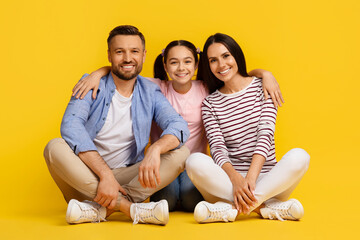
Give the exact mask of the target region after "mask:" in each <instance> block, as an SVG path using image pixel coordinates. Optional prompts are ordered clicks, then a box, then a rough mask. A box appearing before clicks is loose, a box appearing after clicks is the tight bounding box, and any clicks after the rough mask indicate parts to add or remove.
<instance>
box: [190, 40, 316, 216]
mask: <svg viewBox="0 0 360 240" xmlns="http://www.w3.org/2000/svg"><path fill="white" fill-rule="evenodd" d="M200 64H202V66H201V67H202V71H203V73H202V76H203V79H204V82H205V83H206V85H207V88H208V89H209V92H210V95H209V96H208V97H206V98H205V100H204V101H203V104H202V119H203V122H204V126H205V131H206V135H207V138H208V141H209V145H210V151H211V156H212V158H210V157H209V156H207V155H205V154H201V153H194V154H191V155H190V156H189V158H188V159H187V161H186V169H187V173H188V175H189V177H190V179H191V181H192V182H193V184H194V185H195V186H196V187H197V189H198V190H199V191H200V193H201V194H202V196H203V197H204V199H205V201H202V202H200V203H199V204H198V205H197V206H196V208H195V210H194V217H195V220H196V221H197V222H199V223H207V222H217V221H225V222H228V221H230V222H231V221H234V220H235V218H236V216H237V215H238V214H240V213H243V214H249V213H250V212H251V211H254V212H256V213H258V214H260V215H261V216H262V217H263V218H269V219H279V220H284V219H289V220H298V219H300V218H301V217H302V216H303V214H304V209H303V206H302V205H301V203H300V202H299V201H298V200H296V199H290V200H288V197H289V196H290V194H291V192H292V191H293V190H294V188H295V187H296V186H297V184H298V183H299V181H300V180H301V178H302V177H303V175H304V174H305V172H306V171H307V168H308V165H309V161H310V156H309V155H308V154H307V153H306V151H304V150H303V149H299V148H296V149H292V150H290V151H289V152H288V153H286V154H285V155H284V156H283V158H282V159H281V160H280V161H279V162H277V161H276V159H275V144H274V131H275V121H276V115H277V108H276V107H274V104H273V99H272V98H269V99H267V100H265V97H264V92H263V88H262V81H261V79H259V78H256V77H250V76H249V75H248V73H247V71H246V64H245V58H244V55H243V52H242V50H241V48H240V46H239V45H238V44H237V43H236V41H235V40H234V39H232V38H231V37H230V36H228V35H225V34H220V33H217V34H215V35H212V36H210V37H209V38H208V39H207V41H206V43H205V46H204V49H203V58H202V61H201V63H200Z"/></svg>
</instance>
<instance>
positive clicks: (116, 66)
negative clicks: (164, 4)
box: [44, 25, 310, 225]
mask: <svg viewBox="0 0 360 240" xmlns="http://www.w3.org/2000/svg"><path fill="white" fill-rule="evenodd" d="M107 43H108V60H109V62H110V64H111V66H110V67H103V68H100V69H98V70H97V71H95V72H93V73H92V74H90V75H84V77H83V78H82V79H81V80H80V81H79V82H78V83H77V84H76V86H75V87H74V89H73V96H72V98H71V100H70V102H69V103H68V106H67V109H66V111H65V114H64V116H63V120H62V123H61V135H62V138H56V139H53V140H51V141H50V142H49V143H48V144H47V146H46V147H45V151H44V156H45V160H46V163H47V166H48V169H49V171H50V174H51V176H52V177H53V179H54V180H55V182H56V184H57V186H58V187H59V188H60V190H61V191H62V193H63V195H64V198H65V200H66V201H67V203H68V208H67V212H66V221H67V222H68V223H70V224H77V223H84V222H100V221H106V218H107V217H108V216H110V215H111V214H112V213H114V212H117V211H120V212H122V213H124V214H126V215H127V216H129V217H130V218H131V219H132V220H133V222H134V224H136V223H152V224H160V225H165V224H167V222H168V221H169V211H174V210H183V211H189V212H194V217H195V220H196V221H197V222H199V223H208V222H219V221H223V222H232V221H234V220H235V219H236V217H237V216H238V215H240V214H249V213H250V212H256V213H258V214H259V215H260V216H262V217H263V218H268V219H279V220H285V219H288V220H298V219H300V218H301V217H302V216H303V214H304V209H303V206H302V205H301V203H300V202H299V201H298V200H296V199H288V198H289V196H290V194H291V192H292V191H293V190H294V189H295V187H296V185H297V184H298V183H299V181H300V180H301V178H302V177H303V175H304V174H305V172H306V171H307V168H308V165H309V160H310V156H309V155H308V154H307V153H306V152H305V151H304V150H302V149H299V148H296V149H292V150H290V151H289V152H288V153H286V154H285V155H284V156H283V157H282V159H281V160H280V161H279V162H277V161H276V158H275V144H274V131H275V122H276V115H277V107H278V106H279V105H281V102H283V98H282V96H281V92H280V89H279V87H278V84H277V82H276V80H275V79H274V78H273V76H272V74H271V73H269V72H267V71H265V70H261V69H257V70H253V71H251V72H249V73H248V72H247V70H246V64H245V58H244V55H243V52H242V50H241V48H240V46H239V45H238V44H237V43H236V41H235V40H234V39H233V38H231V37H230V36H228V35H225V34H221V33H217V34H215V35H212V36H210V37H209V38H208V39H207V41H206V43H205V45H204V48H203V52H200V51H199V49H198V48H196V47H195V46H194V45H193V44H192V43H191V42H189V41H185V40H178V41H173V42H171V43H169V44H168V45H167V47H166V48H165V49H164V50H163V51H162V53H161V54H159V56H158V57H157V59H156V61H155V64H154V77H155V78H144V77H142V76H140V75H139V73H140V72H141V70H142V66H143V63H144V60H145V55H146V50H145V38H144V36H143V34H142V33H141V32H139V30H138V29H137V28H136V27H134V26H130V25H122V26H118V27H116V28H114V29H113V30H112V31H111V32H110V34H109V37H108V39H107ZM196 70H197V76H196V79H198V80H192V79H193V77H194V75H195V72H196ZM169 78H170V79H171V80H170V79H169ZM149 139H151V145H150V146H149V147H148V148H147V149H146V151H145V148H146V146H147V145H148V142H149ZM208 144H209V146H210V153H211V157H210V156H209V155H208V153H207V149H208V147H207V146H208ZM149 197H150V202H144V201H145V200H146V199H147V198H149Z"/></svg>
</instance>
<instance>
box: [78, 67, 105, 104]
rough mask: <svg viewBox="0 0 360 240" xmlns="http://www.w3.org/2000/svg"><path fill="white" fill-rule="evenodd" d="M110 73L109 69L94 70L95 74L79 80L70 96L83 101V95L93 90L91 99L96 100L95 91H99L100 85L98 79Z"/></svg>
mask: <svg viewBox="0 0 360 240" xmlns="http://www.w3.org/2000/svg"><path fill="white" fill-rule="evenodd" d="M109 71H110V67H102V68H99V69H98V70H96V71H95V72H92V73H91V74H90V75H88V76H86V77H84V78H83V79H81V80H80V81H79V82H78V83H77V84H76V85H75V87H74V88H73V90H72V92H73V94H72V96H75V97H76V98H79V97H80V99H83V98H84V97H85V95H86V94H87V93H88V92H89V91H90V90H91V89H93V94H92V98H93V99H95V98H96V94H97V90H98V89H99V85H100V79H101V78H102V77H103V76H105V75H107V74H108V73H109Z"/></svg>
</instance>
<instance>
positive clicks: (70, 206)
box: [65, 199, 78, 224]
mask: <svg viewBox="0 0 360 240" xmlns="http://www.w3.org/2000/svg"><path fill="white" fill-rule="evenodd" d="M76 202H78V201H77V200H75V199H71V200H70V202H69V204H68V207H67V210H66V217H65V219H66V222H67V223H68V224H73V223H72V222H70V215H71V210H72V207H73V205H74V204H76Z"/></svg>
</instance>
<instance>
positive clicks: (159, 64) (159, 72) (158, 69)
mask: <svg viewBox="0 0 360 240" xmlns="http://www.w3.org/2000/svg"><path fill="white" fill-rule="evenodd" d="M176 46H184V47H186V48H187V49H189V50H190V52H191V53H192V54H193V56H194V59H195V65H196V64H197V63H198V62H199V57H198V54H200V51H199V50H198V49H197V48H196V47H195V45H194V44H192V43H191V42H189V41H186V40H175V41H172V42H170V43H169V44H168V45H167V46H166V48H165V49H164V50H163V52H162V53H161V54H159V56H157V58H156V60H155V63H154V78H159V79H161V80H165V81H168V80H169V78H168V75H167V73H166V71H165V68H164V63H166V61H167V57H168V54H169V51H170V49H171V48H173V47H176ZM200 68H201V67H200V66H199V67H198V73H199V72H202V70H201V69H200ZM198 76H199V75H198ZM198 76H197V79H200V80H202V78H198Z"/></svg>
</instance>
